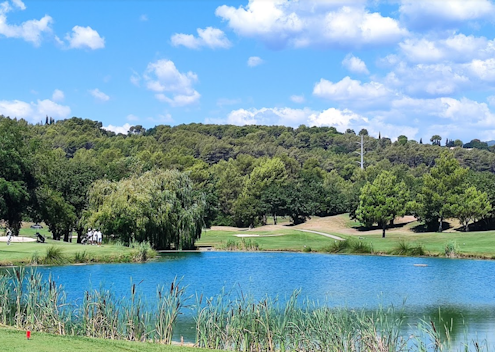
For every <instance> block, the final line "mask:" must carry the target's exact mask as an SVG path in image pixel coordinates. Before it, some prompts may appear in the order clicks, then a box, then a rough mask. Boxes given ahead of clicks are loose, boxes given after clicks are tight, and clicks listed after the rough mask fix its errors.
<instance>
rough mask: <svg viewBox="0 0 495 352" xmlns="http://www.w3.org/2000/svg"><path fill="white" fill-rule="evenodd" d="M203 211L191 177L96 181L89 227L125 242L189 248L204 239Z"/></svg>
mask: <svg viewBox="0 0 495 352" xmlns="http://www.w3.org/2000/svg"><path fill="white" fill-rule="evenodd" d="M204 206H205V202H204V199H203V198H202V197H201V196H199V197H198V195H197V194H195V193H194V192H193V189H192V184H191V181H190V179H189V177H188V176H187V175H186V174H184V173H181V172H179V171H176V170H170V171H161V170H152V171H148V172H146V173H144V174H143V175H141V176H133V177H130V178H128V179H123V180H121V181H118V182H110V181H98V182H96V183H95V184H94V185H93V187H92V188H91V190H90V207H91V208H90V215H89V224H90V226H92V227H93V228H95V227H97V228H101V229H102V231H103V232H104V233H106V234H113V235H114V236H116V237H117V238H119V239H120V240H122V241H124V242H125V243H130V242H132V241H138V242H143V241H149V243H150V244H151V246H152V247H153V248H158V249H170V248H175V249H190V248H193V247H194V242H195V240H196V239H198V238H199V237H200V235H201V230H202V225H203V224H202V219H203V212H204Z"/></svg>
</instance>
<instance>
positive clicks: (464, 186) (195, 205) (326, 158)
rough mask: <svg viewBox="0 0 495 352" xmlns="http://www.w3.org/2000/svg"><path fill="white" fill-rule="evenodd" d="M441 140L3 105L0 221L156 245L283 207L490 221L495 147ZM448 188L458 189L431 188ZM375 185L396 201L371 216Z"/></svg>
mask: <svg viewBox="0 0 495 352" xmlns="http://www.w3.org/2000/svg"><path fill="white" fill-rule="evenodd" d="M359 134H363V135H364V143H365V150H366V154H365V169H364V170H361V169H360V168H359V164H358V161H359V157H358V155H357V154H356V151H358V148H359V145H358V142H360V136H359ZM437 137H438V136H437ZM437 141H438V138H437V139H435V141H432V144H423V143H422V141H420V142H416V141H413V140H408V139H407V137H406V138H404V136H402V137H401V138H398V140H397V141H395V142H392V141H391V140H390V139H388V138H383V137H381V136H378V138H374V137H372V136H369V135H368V133H367V131H365V130H361V131H360V132H359V133H358V134H357V135H356V133H354V131H352V130H347V131H345V132H343V133H342V132H339V131H337V130H336V129H335V128H334V127H307V126H304V125H301V126H299V127H298V128H291V127H284V126H254V125H253V126H232V125H204V124H189V125H178V126H173V127H171V126H166V125H159V126H155V127H153V128H151V129H148V130H146V129H145V128H143V127H142V126H133V127H132V128H130V130H129V132H128V133H127V134H125V135H124V134H115V133H113V132H110V131H107V130H105V129H103V127H102V124H101V123H100V122H97V121H92V120H88V119H81V118H76V117H74V118H71V119H67V120H61V121H50V123H48V124H44V125H43V124H36V125H33V124H29V123H27V122H26V121H24V120H17V119H11V118H8V117H3V116H0V162H1V163H2V168H1V169H0V218H2V219H4V220H5V221H6V223H7V225H8V226H9V227H10V228H11V229H12V230H13V232H14V233H18V230H19V227H20V223H21V221H22V220H32V221H44V222H45V223H46V224H47V225H48V226H49V229H50V231H51V232H52V234H53V237H54V238H55V239H63V240H69V239H70V233H71V231H72V230H74V231H76V232H77V234H78V240H80V239H81V238H82V235H83V233H84V231H85V230H86V229H87V228H88V227H99V228H102V229H104V230H105V232H106V233H109V234H113V235H115V236H116V238H120V239H121V240H123V241H124V242H126V241H132V240H138V241H140V240H148V241H150V242H151V243H152V244H153V246H155V248H191V247H192V246H194V240H195V239H196V238H198V237H199V236H200V233H201V227H202V226H211V225H236V226H245V227H247V226H256V225H259V224H264V223H266V222H267V219H268V217H271V218H273V219H274V221H275V222H276V221H277V218H279V217H282V216H283V217H289V218H290V219H291V221H292V222H293V223H295V224H297V223H301V222H304V221H305V220H306V219H308V218H309V217H311V216H315V215H316V216H327V215H335V214H341V213H346V212H348V213H350V214H351V216H352V217H354V218H357V219H359V220H361V221H362V222H363V223H364V224H367V225H371V224H378V225H380V226H382V227H383V224H386V225H387V224H390V221H393V218H394V217H396V216H400V215H401V214H402V212H403V211H406V212H407V213H408V214H413V215H415V216H417V217H418V218H419V219H420V220H422V221H423V222H424V223H425V226H427V227H428V228H430V229H442V228H443V226H442V223H443V222H444V220H445V219H446V218H449V217H458V218H459V219H460V220H461V221H462V222H463V224H465V228H466V229H469V227H468V226H467V224H469V223H473V222H476V225H475V226H477V228H489V227H490V226H491V219H492V218H493V217H494V214H493V210H492V209H493V207H494V206H495V190H492V189H495V187H493V185H494V184H495V174H494V172H495V153H493V150H492V149H491V147H488V148H484V147H483V148H462V147H461V146H460V145H459V143H458V142H457V145H459V146H458V147H448V146H447V147H445V146H440V145H438V144H439V143H437ZM442 163H444V164H445V163H446V165H447V164H448V165H451V166H450V167H447V166H445V165H444V166H442V165H443V164H442ZM459 170H460V171H459ZM453 172H454V173H455V175H457V173H458V174H459V175H457V176H456V177H457V178H455V179H453V180H451V178H452V177H453V176H452V173H453ZM443 175H447V176H448V177H447V176H446V179H445V180H444V181H441V182H440V181H439V180H441V179H442V177H443ZM454 181H455V182H454ZM438 182H440V183H438ZM449 182H450V183H449ZM442 187H444V188H446V189H448V190H449V191H448V192H447V191H445V194H444V193H442V194H436V193H435V192H439V190H442V189H443V188H442ZM428 190H430V191H431V192H430V193H428V192H429V191H428ZM384 191H386V192H388V193H383V192H384ZM380 192H381V193H380ZM432 192H433V193H432ZM449 192H450V193H449ZM376 194H380V195H381V197H382V198H383V199H386V200H387V201H386V202H388V203H387V204H386V206H385V208H386V210H380V213H379V214H372V212H370V210H369V209H375V211H378V210H376V209H377V206H376V204H373V203H367V201H368V200H369V199H375V198H377V196H375V195H376ZM447 200H448V201H447ZM485 200H486V202H487V203H486V202H485ZM435 204H442V208H441V209H440V210H439V208H438V207H437V208H435V207H434V205H435ZM447 204H449V205H447ZM462 204H471V206H470V208H473V207H475V206H474V205H476V207H478V208H480V209H481V208H482V209H484V210H483V211H481V210H480V212H481V213H483V214H482V215H479V214H480V212H479V213H478V214H474V215H473V214H469V212H467V210H466V209H464V210H462V209H461V208H462V207H461V205H462ZM487 204H488V205H489V206H486V205H487ZM367 209H368V210H367ZM390 209H399V210H400V211H397V210H390ZM382 213H383V214H386V215H383V214H382ZM391 217H392V218H391ZM480 220H482V221H480ZM471 227H473V225H471Z"/></svg>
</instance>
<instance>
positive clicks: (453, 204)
mask: <svg viewBox="0 0 495 352" xmlns="http://www.w3.org/2000/svg"><path fill="white" fill-rule="evenodd" d="M466 177H467V169H465V168H462V167H461V166H460V165H459V162H458V161H457V160H456V159H454V157H453V155H452V154H450V153H448V152H445V153H443V154H442V155H441V156H440V158H439V159H438V160H437V161H436V165H435V166H434V167H433V168H432V169H431V171H430V173H427V174H424V175H423V187H422V188H421V192H420V193H419V194H418V197H417V199H418V200H417V202H416V203H415V205H414V208H415V213H416V215H417V217H418V218H419V219H420V220H421V221H424V222H425V223H426V224H427V225H429V226H430V227H433V226H434V225H435V224H438V231H439V232H441V231H442V230H443V220H444V219H446V218H449V217H453V216H455V215H456V210H457V205H458V204H460V202H461V195H462V194H463V192H464V189H465V182H466Z"/></svg>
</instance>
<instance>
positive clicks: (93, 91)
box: [88, 88, 110, 102]
mask: <svg viewBox="0 0 495 352" xmlns="http://www.w3.org/2000/svg"><path fill="white" fill-rule="evenodd" d="M88 92H89V94H91V95H92V96H93V97H94V98H95V99H96V100H98V101H100V102H106V101H109V100H110V97H109V96H108V95H106V94H105V93H103V92H102V91H101V90H99V89H98V88H95V89H90V90H88Z"/></svg>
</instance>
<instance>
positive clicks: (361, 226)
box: [351, 220, 416, 232]
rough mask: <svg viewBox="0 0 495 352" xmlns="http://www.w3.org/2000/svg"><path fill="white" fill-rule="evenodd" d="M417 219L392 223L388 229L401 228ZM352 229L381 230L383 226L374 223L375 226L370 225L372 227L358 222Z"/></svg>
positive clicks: (363, 230)
mask: <svg viewBox="0 0 495 352" xmlns="http://www.w3.org/2000/svg"><path fill="white" fill-rule="evenodd" d="M414 221H416V220H411V221H407V222H402V223H400V224H391V225H388V226H387V230H390V229H400V228H403V227H405V226H406V225H408V224H410V223H412V222H414ZM351 229H354V230H357V231H360V232H365V231H372V230H381V229H382V227H381V226H378V225H376V226H375V225H373V226H370V227H367V226H364V225H363V224H361V223H359V222H358V223H357V224H356V225H354V226H352V227H351Z"/></svg>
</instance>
